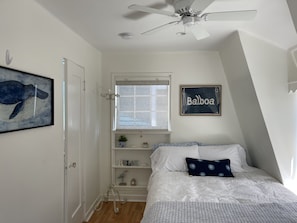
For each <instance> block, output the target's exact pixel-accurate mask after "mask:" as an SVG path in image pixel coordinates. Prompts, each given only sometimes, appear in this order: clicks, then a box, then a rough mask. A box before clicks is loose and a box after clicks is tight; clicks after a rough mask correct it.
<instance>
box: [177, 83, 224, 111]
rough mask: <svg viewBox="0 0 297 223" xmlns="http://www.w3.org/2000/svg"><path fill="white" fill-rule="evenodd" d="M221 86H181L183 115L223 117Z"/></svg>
mask: <svg viewBox="0 0 297 223" xmlns="http://www.w3.org/2000/svg"><path fill="white" fill-rule="evenodd" d="M221 91H222V86H221V85H199V86H197V85H195V86H193V85H182V86H180V97H181V111H180V114H181V115H221Z"/></svg>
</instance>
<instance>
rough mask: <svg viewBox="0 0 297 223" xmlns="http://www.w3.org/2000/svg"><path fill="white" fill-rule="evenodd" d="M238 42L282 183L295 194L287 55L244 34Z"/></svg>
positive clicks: (295, 143) (295, 103) (294, 102)
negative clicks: (289, 186)
mask: <svg viewBox="0 0 297 223" xmlns="http://www.w3.org/2000/svg"><path fill="white" fill-rule="evenodd" d="M240 39H241V42H242V47H243V50H244V53H245V55H246V60H247V64H248V67H249V68H250V73H251V78H252V80H253V83H254V86H255V91H256V94H257V97H258V100H259V104H260V108H261V111H262V113H263V117H264V120H265V123H266V126H267V130H268V133H269V136H270V140H271V143H272V146H273V149H274V153H275V155H276V159H277V163H278V165H279V168H280V172H281V175H282V178H283V182H284V184H285V185H289V184H291V183H293V182H294V181H295V190H296V187H297V176H296V171H297V170H296V169H297V155H296V154H297V139H296V135H297V115H296V114H297V95H296V94H288V76H287V74H288V68H287V65H288V63H287V51H286V50H283V49H280V48H278V47H276V46H273V45H272V44H270V43H267V42H265V41H264V40H260V39H258V38H256V37H253V36H251V35H248V34H246V33H243V32H240ZM259 49H260V50H259ZM296 192H297V190H296Z"/></svg>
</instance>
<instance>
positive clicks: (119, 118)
mask: <svg viewBox="0 0 297 223" xmlns="http://www.w3.org/2000/svg"><path fill="white" fill-rule="evenodd" d="M169 90H170V82H169V80H116V82H115V92H116V94H119V95H120V96H119V97H117V98H116V99H115V116H116V117H115V122H116V123H115V124H116V125H115V127H116V129H149V130H151V129H158V130H168V129H169V95H170V94H169Z"/></svg>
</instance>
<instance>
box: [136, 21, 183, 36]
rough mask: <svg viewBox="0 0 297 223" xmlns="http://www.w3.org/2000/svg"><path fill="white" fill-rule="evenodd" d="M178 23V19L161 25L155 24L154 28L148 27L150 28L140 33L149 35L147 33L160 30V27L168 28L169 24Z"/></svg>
mask: <svg viewBox="0 0 297 223" xmlns="http://www.w3.org/2000/svg"><path fill="white" fill-rule="evenodd" d="M178 23H180V21H173V22H169V23H166V24H163V25H161V26H157V27H155V28H153V29H150V30H148V31H145V32H143V33H141V34H142V35H149V34H152V33H155V32H158V31H160V30H162V29H165V28H168V27H170V26H173V25H176V24H178Z"/></svg>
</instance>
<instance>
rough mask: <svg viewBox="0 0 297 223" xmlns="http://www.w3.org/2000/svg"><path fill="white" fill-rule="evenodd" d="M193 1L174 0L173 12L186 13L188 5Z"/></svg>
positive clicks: (188, 8)
mask: <svg viewBox="0 0 297 223" xmlns="http://www.w3.org/2000/svg"><path fill="white" fill-rule="evenodd" d="M192 3H193V0H174V2H173V5H174V9H175V12H176V13H178V14H180V15H183V14H184V13H188V12H189V10H190V7H191V5H192Z"/></svg>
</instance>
